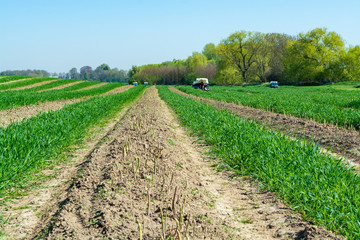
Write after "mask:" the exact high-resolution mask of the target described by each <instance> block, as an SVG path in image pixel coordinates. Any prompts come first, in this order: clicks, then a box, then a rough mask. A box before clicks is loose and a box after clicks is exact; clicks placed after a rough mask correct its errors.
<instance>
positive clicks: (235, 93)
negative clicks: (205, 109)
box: [177, 86, 360, 129]
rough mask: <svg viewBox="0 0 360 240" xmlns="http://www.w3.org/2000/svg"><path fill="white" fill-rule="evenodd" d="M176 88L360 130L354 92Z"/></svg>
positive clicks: (232, 87)
mask: <svg viewBox="0 0 360 240" xmlns="http://www.w3.org/2000/svg"><path fill="white" fill-rule="evenodd" d="M177 88H178V89H179V90H181V91H183V92H186V93H189V94H193V95H196V96H199V97H205V98H211V99H214V100H221V101H226V102H232V103H235V104H242V105H244V106H250V107H253V108H260V109H264V110H269V111H273V112H276V113H286V114H291V115H293V116H296V117H305V118H311V119H314V120H315V121H317V122H324V121H326V122H330V123H333V124H337V125H340V126H345V127H355V128H356V129H360V111H359V108H360V99H359V91H357V90H354V91H350V90H340V89H333V88H328V87H324V86H322V87H288V86H284V87H280V88H278V89H271V88H269V87H265V86H251V87H239V86H226V87H224V86H214V87H211V89H210V91H209V92H204V91H199V90H197V89H193V88H192V87H190V86H180V87H177Z"/></svg>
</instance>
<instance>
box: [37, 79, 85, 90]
mask: <svg viewBox="0 0 360 240" xmlns="http://www.w3.org/2000/svg"><path fill="white" fill-rule="evenodd" d="M79 83H81V82H80V81H79V82H72V83H67V84H64V85H61V86H57V87H53V88H48V89H44V90H41V91H38V92H46V91H51V90H58V89H63V88H66V87H71V86H73V85H76V84H79Z"/></svg>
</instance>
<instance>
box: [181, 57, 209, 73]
mask: <svg viewBox="0 0 360 240" xmlns="http://www.w3.org/2000/svg"><path fill="white" fill-rule="evenodd" d="M186 63H187V67H188V71H189V72H190V73H194V72H195V70H196V68H197V67H199V66H204V65H206V64H207V59H206V57H205V55H204V54H201V53H199V52H193V53H192V55H191V56H190V57H188V58H187V60H186Z"/></svg>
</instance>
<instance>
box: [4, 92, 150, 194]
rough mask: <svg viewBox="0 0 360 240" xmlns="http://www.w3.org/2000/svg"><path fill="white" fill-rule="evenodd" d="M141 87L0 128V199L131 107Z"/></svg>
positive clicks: (72, 105) (93, 99) (68, 106)
mask: <svg viewBox="0 0 360 240" xmlns="http://www.w3.org/2000/svg"><path fill="white" fill-rule="evenodd" d="M143 91H144V87H141V86H140V87H136V88H132V89H130V90H128V91H125V92H122V93H118V94H115V95H109V96H104V97H95V98H91V99H89V100H87V101H82V102H79V103H75V104H71V105H67V106H65V107H64V108H62V109H61V110H59V111H50V112H48V113H42V114H40V115H38V116H35V117H32V118H29V119H27V120H24V121H22V122H20V123H13V124H10V125H9V126H8V127H7V128H6V129H1V128H0V198H2V197H4V195H5V194H6V192H7V190H9V189H11V190H14V189H17V188H19V187H21V186H22V185H26V182H27V181H28V179H29V178H30V176H31V174H32V173H33V172H38V171H39V170H41V169H42V168H43V167H44V166H45V165H48V164H51V163H52V161H56V160H52V159H55V158H56V157H57V156H58V155H60V154H61V153H64V152H66V150H67V149H69V147H70V146H71V145H73V144H74V143H78V142H79V140H81V139H83V137H84V135H86V133H87V132H88V130H89V128H90V127H91V126H93V125H95V124H98V123H99V122H100V121H102V120H103V119H108V118H109V117H111V116H113V115H114V114H115V113H116V112H118V111H119V110H120V109H122V108H123V107H124V106H125V105H126V104H129V103H131V102H132V101H134V99H135V98H137V97H138V96H139V95H140V94H141V93H142V92H143Z"/></svg>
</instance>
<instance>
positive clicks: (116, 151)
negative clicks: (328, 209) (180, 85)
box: [5, 87, 341, 239]
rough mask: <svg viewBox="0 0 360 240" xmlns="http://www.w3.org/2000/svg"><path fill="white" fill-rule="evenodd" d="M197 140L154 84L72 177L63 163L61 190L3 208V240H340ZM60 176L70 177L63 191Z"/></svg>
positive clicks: (33, 195) (30, 195) (50, 189)
mask: <svg viewBox="0 0 360 240" xmlns="http://www.w3.org/2000/svg"><path fill="white" fill-rule="evenodd" d="M195 140H196V139H195V138H190V137H189V136H188V134H187V133H186V131H185V130H184V129H183V128H182V127H181V126H180V125H179V124H178V122H177V121H176V118H175V115H174V114H173V112H172V111H170V110H169V109H168V107H167V105H166V104H165V103H164V102H163V101H162V100H160V98H159V96H158V94H157V90H156V89H155V88H154V87H151V88H149V89H147V91H146V92H145V94H144V95H143V97H141V98H140V100H138V101H137V102H136V103H135V104H133V105H132V106H131V107H130V109H129V110H128V111H127V113H126V115H125V116H124V118H122V119H121V121H119V122H118V124H116V125H115V126H114V127H113V128H111V130H110V131H109V132H108V133H107V134H106V136H105V137H104V138H103V139H102V140H101V141H99V142H97V141H98V140H97V141H94V144H93V146H95V142H97V144H96V147H94V148H93V149H92V150H91V151H89V152H90V154H88V155H87V156H86V159H85V162H83V163H82V164H80V165H78V166H77V169H78V171H77V174H74V172H75V170H74V169H76V167H73V168H74V169H72V170H71V171H68V170H67V169H66V168H64V167H61V168H60V169H61V171H62V172H63V174H65V175H66V173H68V172H69V173H70V174H68V175H67V176H64V179H63V180H62V181H60V182H58V183H57V185H60V186H59V187H58V189H57V190H56V187H53V184H52V183H51V181H57V179H58V178H56V179H53V180H50V181H49V182H48V183H46V184H47V186H41V188H39V189H40V190H39V191H41V189H46V190H47V191H49V193H48V194H47V195H46V194H45V195H44V196H43V195H41V194H40V196H36V191H35V192H34V193H30V194H29V196H27V197H26V198H27V199H28V202H26V203H24V202H22V201H21V200H18V204H17V205H16V207H14V206H15V205H14V204H13V207H12V208H11V206H10V205H11V204H9V210H8V211H7V212H5V214H9V215H11V216H12V217H11V218H10V220H9V221H10V224H7V225H6V229H5V230H6V231H5V232H7V233H8V234H9V235H8V236H7V237H8V238H9V239H11V238H21V237H24V238H26V239H29V238H40V239H139V238H140V233H141V234H142V237H143V238H144V239H161V238H164V239H167V237H170V236H172V237H173V239H175V238H179V239H180V236H181V237H182V238H185V239H188V238H189V239H231V238H234V239H289V238H292V239H294V238H295V239H341V238H340V237H337V236H336V235H334V234H333V233H331V232H329V231H327V230H325V229H324V228H321V227H316V226H313V225H312V224H311V223H309V222H305V221H303V220H302V218H301V216H300V215H299V214H296V213H295V212H294V211H293V210H292V209H291V208H289V207H287V206H286V205H284V204H283V203H282V202H281V201H280V200H278V199H277V198H276V196H275V195H274V194H272V193H269V192H265V191H262V190H259V186H258V184H257V183H256V182H253V181H251V179H249V178H245V177H242V178H240V177H238V178H237V177H234V176H232V174H231V173H229V172H220V173H218V172H217V171H216V169H214V168H213V167H211V165H212V164H213V163H214V161H215V159H209V158H208V156H207V155H206V151H207V147H206V146H201V145H195V144H194V143H193V142H194V141H195ZM66 178H69V179H68V181H66ZM70 180H72V181H70ZM65 182H72V184H71V185H70V187H69V188H68V189H67V190H66V191H64V189H65V186H68V185H67V184H65ZM56 191H57V192H58V193H57V194H55V195H56V196H57V197H53V195H52V194H51V192H56ZM46 196H47V197H46ZM31 199H33V201H34V203H32V202H31V201H30V200H31ZM44 202H46V203H44ZM39 203H41V204H40V206H38V205H36V204H39ZM24 204H26V205H24ZM25 206H26V209H24V208H25ZM56 206H57V207H56ZM56 210H57V211H56ZM14 211H16V215H14V214H13V212H14ZM55 211H56V213H55V214H54V212H55ZM10 213H12V214H10ZM28 216H32V217H30V218H28ZM34 216H35V217H34ZM140 228H141V230H139V229H140Z"/></svg>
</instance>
